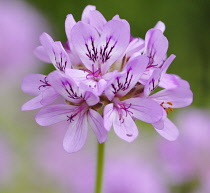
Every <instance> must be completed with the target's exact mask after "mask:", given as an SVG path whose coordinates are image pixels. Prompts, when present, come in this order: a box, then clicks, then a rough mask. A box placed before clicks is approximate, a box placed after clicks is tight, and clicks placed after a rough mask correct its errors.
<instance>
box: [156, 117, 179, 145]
mask: <svg viewBox="0 0 210 193" xmlns="http://www.w3.org/2000/svg"><path fill="white" fill-rule="evenodd" d="M155 130H156V131H157V132H158V133H159V134H160V135H161V136H162V137H164V138H166V139H167V140H169V141H174V140H176V139H177V137H178V136H179V130H178V129H177V127H176V125H174V124H173V123H172V122H171V121H170V120H169V119H168V118H166V119H165V121H164V128H163V129H156V128H155Z"/></svg>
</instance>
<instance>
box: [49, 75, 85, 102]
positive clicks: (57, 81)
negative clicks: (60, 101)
mask: <svg viewBox="0 0 210 193" xmlns="http://www.w3.org/2000/svg"><path fill="white" fill-rule="evenodd" d="M48 79H49V82H50V84H51V85H52V87H53V88H54V89H55V90H56V91H57V92H58V93H59V94H60V95H62V96H63V97H64V98H65V99H66V100H68V101H71V102H74V103H81V102H83V101H84V99H83V92H81V91H80V90H79V88H78V86H77V85H76V83H75V82H74V81H73V79H71V78H70V77H67V76H64V74H61V73H59V72H58V71H54V72H52V73H50V74H49V75H48Z"/></svg>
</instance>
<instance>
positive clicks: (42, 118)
mask: <svg viewBox="0 0 210 193" xmlns="http://www.w3.org/2000/svg"><path fill="white" fill-rule="evenodd" d="M78 112H79V107H78V106H72V105H66V104H57V105H50V106H48V107H44V108H43V109H41V110H40V111H39V112H38V113H37V114H36V117H35V119H36V122H37V123H38V124H39V125H41V126H49V125H52V124H55V123H58V122H61V121H65V120H66V121H67V120H68V119H69V117H70V116H72V115H75V114H77V113H78Z"/></svg>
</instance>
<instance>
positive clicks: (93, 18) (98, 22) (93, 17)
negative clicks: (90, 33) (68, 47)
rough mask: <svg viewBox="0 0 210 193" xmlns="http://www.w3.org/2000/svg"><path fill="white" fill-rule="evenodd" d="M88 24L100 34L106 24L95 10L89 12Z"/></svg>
mask: <svg viewBox="0 0 210 193" xmlns="http://www.w3.org/2000/svg"><path fill="white" fill-rule="evenodd" d="M89 22H90V25H92V26H93V27H95V28H96V30H97V31H98V32H99V33H101V31H102V30H103V27H104V25H105V24H106V23H107V21H106V19H105V18H104V16H103V15H102V14H101V13H100V12H99V11H97V10H94V11H90V12H89Z"/></svg>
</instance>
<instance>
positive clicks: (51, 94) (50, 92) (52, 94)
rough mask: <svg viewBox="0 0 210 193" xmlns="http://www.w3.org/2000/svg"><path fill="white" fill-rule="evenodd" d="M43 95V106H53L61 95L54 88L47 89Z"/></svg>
mask: <svg viewBox="0 0 210 193" xmlns="http://www.w3.org/2000/svg"><path fill="white" fill-rule="evenodd" d="M41 95H42V100H41V101H40V103H41V104H43V105H44V106H45V105H49V104H51V103H52V102H54V101H55V100H56V99H57V98H58V96H59V94H58V93H57V92H56V91H55V90H54V88H52V87H49V88H47V89H45V90H44V91H43V92H42V94H41Z"/></svg>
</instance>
